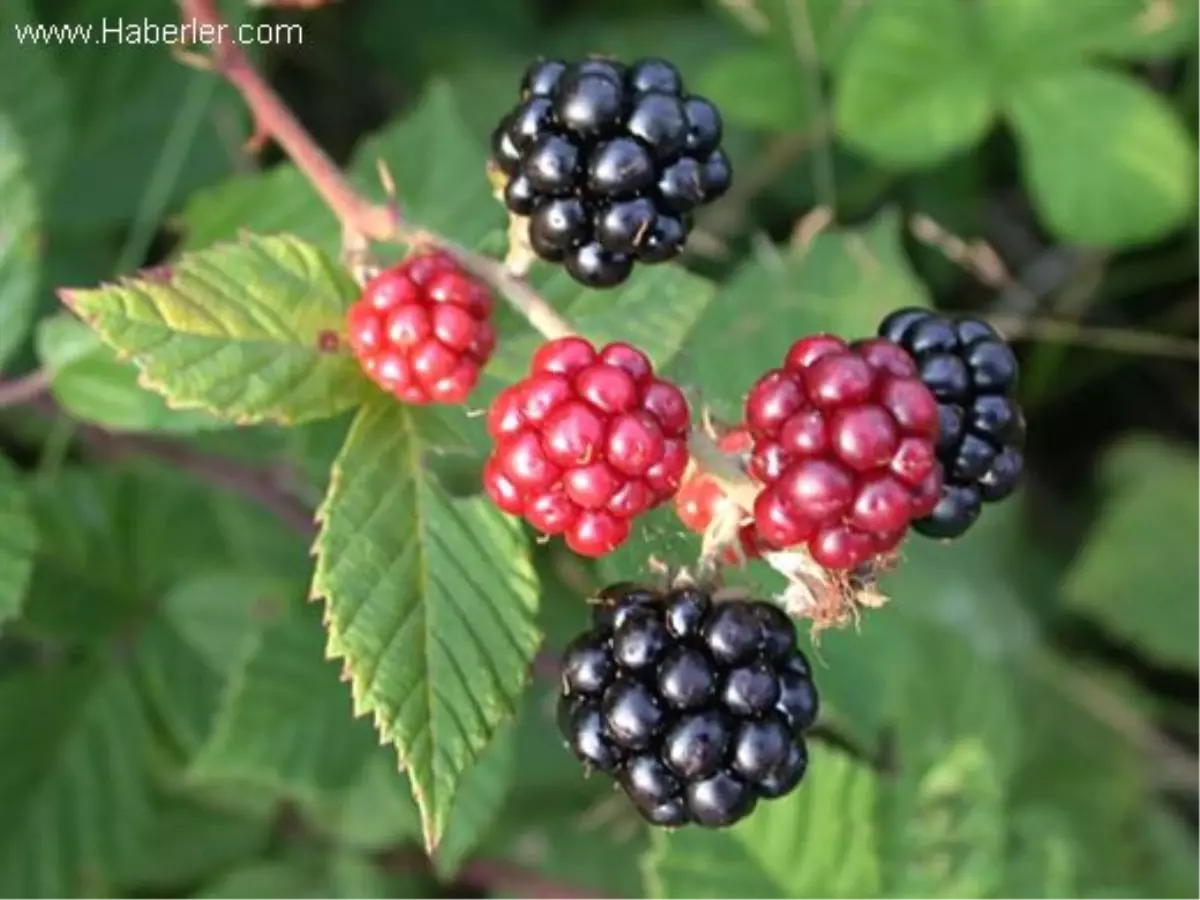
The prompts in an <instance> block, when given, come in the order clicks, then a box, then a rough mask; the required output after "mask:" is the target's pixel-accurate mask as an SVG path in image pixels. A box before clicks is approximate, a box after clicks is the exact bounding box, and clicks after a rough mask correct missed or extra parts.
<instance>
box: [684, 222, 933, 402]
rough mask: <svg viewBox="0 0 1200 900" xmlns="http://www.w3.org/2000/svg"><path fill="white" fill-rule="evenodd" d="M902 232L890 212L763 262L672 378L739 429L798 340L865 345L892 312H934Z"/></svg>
mask: <svg viewBox="0 0 1200 900" xmlns="http://www.w3.org/2000/svg"><path fill="white" fill-rule="evenodd" d="M901 226H902V223H901V219H900V216H899V215H898V214H897V213H896V212H894V211H891V212H885V213H882V214H880V215H878V216H876V217H875V219H874V220H873V221H872V222H871V223H870V224H869V225H867V226H866V227H865V228H861V229H846V230H839V231H827V232H824V233H822V234H819V235H818V236H817V237H816V238H815V239H814V240H813V241H812V243H811V245H810V246H808V247H807V248H796V249H793V250H792V251H791V252H789V253H788V254H787V255H786V256H782V257H780V256H777V255H773V254H770V253H769V252H762V253H760V255H759V257H758V258H757V259H755V260H753V261H751V262H749V263H747V264H745V265H744V266H743V267H742V268H741V269H740V270H738V272H737V273H736V274H735V275H734V276H733V278H731V279H730V280H729V281H728V282H727V283H726V284H724V285H723V286H722V288H721V290H720V292H719V293H718V294H717V296H716V298H714V299H713V301H712V302H711V303H710V304H708V306H707V308H706V309H705V311H704V315H703V316H702V318H701V319H700V321H699V323H698V324H697V325H696V326H695V328H694V329H693V330H692V331H691V333H690V335H689V336H688V342H687V350H686V352H685V354H683V355H682V356H680V357H679V358H678V359H677V361H676V362H675V364H674V365H673V366H672V367H671V371H672V374H673V375H675V376H676V377H677V378H678V379H679V381H680V382H681V383H683V384H685V385H688V386H691V387H694V388H696V389H697V390H698V391H699V395H700V396H699V399H700V400H701V401H702V402H703V403H706V404H709V405H711V406H713V407H714V408H715V410H716V411H717V413H718V414H719V415H721V416H724V417H727V418H730V420H731V421H737V420H740V418H741V407H742V398H743V397H744V395H745V393H746V391H748V390H749V389H750V386H751V385H752V384H753V383H754V381H755V379H757V378H758V377H759V376H760V375H761V374H762V373H763V371H764V370H765V369H767V368H770V367H771V366H774V365H778V364H779V363H781V362H782V361H783V358H784V355H785V354H786V353H787V348H788V347H789V346H791V344H792V342H793V341H795V340H796V338H798V337H800V336H801V335H804V334H811V333H814V332H818V331H832V332H834V333H836V334H840V335H842V336H844V337H846V338H849V339H853V338H858V337H868V336H871V335H873V334H874V333H875V329H876V326H877V325H878V323H879V320H880V319H881V318H883V316H884V315H886V314H887V313H888V312H889V311H890V310H892V309H895V308H897V307H901V306H909V305H916V306H926V305H928V302H929V301H928V297H927V295H926V292H925V289H924V287H923V286H922V284H921V282H920V281H918V280H917V278H916V276H915V275H914V274H913V272H912V269H911V268H910V266H909V264H908V261H907V259H906V258H905V255H904V250H903V247H902V245H901ZM731 345H734V346H737V348H738V350H737V352H736V353H731V352H729V348H730V346H731Z"/></svg>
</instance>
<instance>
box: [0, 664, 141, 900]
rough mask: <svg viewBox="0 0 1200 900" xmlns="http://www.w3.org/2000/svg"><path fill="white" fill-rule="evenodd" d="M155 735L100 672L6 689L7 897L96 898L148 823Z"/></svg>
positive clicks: (3, 881) (130, 689)
mask: <svg viewBox="0 0 1200 900" xmlns="http://www.w3.org/2000/svg"><path fill="white" fill-rule="evenodd" d="M152 749H153V735H152V732H151V729H150V726H149V724H148V722H147V721H146V719H145V717H144V714H143V711H142V709H141V705H140V703H139V701H138V696H137V692H136V690H135V689H134V686H133V683H132V682H131V681H130V679H129V677H128V676H127V675H126V674H125V673H124V672H123V671H121V670H119V669H116V668H113V667H111V666H108V665H106V664H103V663H95V664H79V665H73V666H71V667H69V668H61V669H54V670H42V671H38V672H27V673H23V674H21V675H19V676H15V677H11V678H9V679H7V680H5V681H3V682H0V758H3V759H4V765H3V766H0V894H3V895H4V896H8V897H72V896H99V895H105V894H109V893H111V892H112V878H113V876H114V875H115V874H116V873H117V872H119V871H121V869H122V867H123V865H124V863H125V861H126V860H128V859H129V858H130V857H131V856H132V855H134V854H135V853H136V852H137V851H138V847H139V843H140V841H141V840H142V839H143V837H144V835H145V829H146V827H147V826H148V824H149V822H150V821H151V798H150V793H151V784H150V777H151V771H150V766H151V753H152Z"/></svg>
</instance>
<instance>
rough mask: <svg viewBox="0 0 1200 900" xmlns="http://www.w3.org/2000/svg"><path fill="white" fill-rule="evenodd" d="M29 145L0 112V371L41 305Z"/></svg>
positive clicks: (37, 221)
mask: <svg viewBox="0 0 1200 900" xmlns="http://www.w3.org/2000/svg"><path fill="white" fill-rule="evenodd" d="M0 25H3V22H2V21H0ZM3 80H4V79H3V78H0V81H3ZM0 99H2V98H0ZM27 147H28V145H27V144H25V143H23V142H22V141H21V140H20V138H19V136H18V134H17V131H16V127H15V123H14V120H13V119H12V118H10V117H9V116H6V115H4V113H3V109H2V108H0V371H3V368H4V364H5V363H6V362H7V361H8V359H9V357H10V356H11V355H12V353H13V352H14V351H15V350H16V349H17V348H18V347H20V346H21V343H22V341H24V340H25V335H26V334H27V332H28V330H29V325H30V323H31V322H32V321H33V314H34V310H35V306H36V303H37V287H38V276H39V272H40V268H41V249H40V244H41V240H42V239H41V235H40V234H39V227H40V225H41V214H40V209H39V206H38V202H37V197H36V196H35V194H34V189H33V183H32V181H31V180H30V164H29V162H28V159H27V155H26V151H27Z"/></svg>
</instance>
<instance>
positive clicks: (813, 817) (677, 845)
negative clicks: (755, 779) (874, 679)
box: [643, 743, 881, 898]
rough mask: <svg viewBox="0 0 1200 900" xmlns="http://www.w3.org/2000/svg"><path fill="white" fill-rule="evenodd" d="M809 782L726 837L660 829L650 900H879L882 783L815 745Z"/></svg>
mask: <svg viewBox="0 0 1200 900" xmlns="http://www.w3.org/2000/svg"><path fill="white" fill-rule="evenodd" d="M809 753H810V760H809V766H808V773H807V774H806V775H805V777H804V781H803V782H802V783H801V786H800V787H799V788H798V789H797V790H796V791H795V792H794V793H792V794H789V795H788V796H787V797H783V798H780V799H778V800H773V801H769V802H762V803H760V804H759V806H758V808H757V809H756V810H755V811H754V813H753V814H752V815H751V816H750V817H749V818H748V819H745V820H743V821H742V822H741V823H739V824H738V825H736V826H734V827H733V828H731V829H728V830H725V831H705V830H702V829H699V828H684V829H680V830H679V831H675V832H670V833H667V832H664V831H663V830H662V829H658V830H657V832H656V833H655V834H654V835H653V837H652V841H653V843H652V847H651V850H650V852H649V853H648V854H647V856H646V857H645V858H644V860H643V864H644V865H643V871H644V873H645V878H646V887H647V889H648V890H649V894H650V896H651V897H661V898H671V897H679V898H685V897H713V898H717V897H736V896H750V897H764V898H765V897H878V896H881V894H880V892H879V891H880V875H879V862H878V858H877V854H878V849H877V837H876V826H875V821H874V820H875V807H876V802H877V799H876V793H877V779H876V776H875V774H874V773H873V772H872V771H871V770H870V769H869V768H868V767H866V766H865V765H863V764H862V763H859V762H856V761H855V760H854V759H852V758H851V757H849V756H847V755H845V754H843V753H839V752H837V751H834V750H830V749H827V748H826V747H824V746H823V745H821V744H817V743H813V744H810V745H809Z"/></svg>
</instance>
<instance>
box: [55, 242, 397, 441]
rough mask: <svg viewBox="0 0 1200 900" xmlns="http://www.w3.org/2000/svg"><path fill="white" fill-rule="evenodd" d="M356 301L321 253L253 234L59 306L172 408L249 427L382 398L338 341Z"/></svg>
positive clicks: (70, 295)
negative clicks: (91, 329)
mask: <svg viewBox="0 0 1200 900" xmlns="http://www.w3.org/2000/svg"><path fill="white" fill-rule="evenodd" d="M355 295H356V289H355V287H354V283H353V281H352V280H351V279H350V276H349V275H348V274H347V273H346V272H344V271H342V270H341V269H340V268H339V267H338V266H337V264H336V263H334V262H333V260H332V259H330V258H329V257H328V256H326V255H325V254H324V253H323V252H321V251H320V250H318V249H317V248H315V247H312V246H310V245H308V244H305V243H304V242H303V241H299V240H296V239H294V238H289V237H270V238H260V237H253V236H247V237H246V238H245V239H244V240H243V241H242V242H241V243H237V244H227V245H222V246H218V247H213V248H211V249H209V250H206V251H203V252H200V253H193V254H188V255H185V256H183V257H181V258H180V259H179V260H178V261H177V262H176V263H175V264H174V265H173V266H171V267H170V268H168V269H166V270H160V271H158V272H154V273H149V274H146V275H144V276H143V277H141V278H140V279H137V280H132V281H125V282H123V283H121V284H119V285H112V286H108V287H104V288H100V289H93V290H70V291H65V292H64V299H65V300H66V301H67V303H68V304H69V305H70V306H71V307H72V309H74V310H75V312H77V313H78V314H79V315H80V316H82V317H83V319H84V320H85V321H87V322H88V323H89V324H91V325H92V326H93V327H94V328H95V329H96V330H97V331H98V332H99V333H100V336H101V337H102V338H103V339H104V341H105V342H106V343H108V344H109V345H110V346H112V347H113V348H114V349H115V350H116V351H117V352H118V354H120V355H122V356H127V357H129V358H131V359H132V360H133V362H134V363H135V364H136V365H137V367H138V368H139V369H140V370H141V372H142V378H143V380H144V382H145V383H146V385H147V386H149V387H151V388H153V389H154V390H156V391H159V392H160V393H162V394H163V395H164V396H166V397H167V398H168V400H169V401H170V402H171V403H172V405H174V406H175V407H177V408H183V409H196V408H204V409H208V410H209V411H211V412H213V413H215V414H218V415H221V416H223V417H224V418H228V419H232V420H234V421H236V422H238V423H240V424H248V423H253V422H261V421H266V420H275V421H280V422H303V421H307V420H310V419H319V418H323V417H328V416H333V415H336V414H337V413H339V412H341V411H343V410H345V409H349V408H351V407H352V406H354V405H355V404H357V403H360V402H362V401H363V400H364V399H365V398H366V397H368V396H372V395H374V394H376V393H377V390H376V389H375V388H373V387H372V386H371V383H370V382H369V381H368V380H367V378H366V376H365V375H364V374H363V373H362V371H361V369H360V368H359V366H358V363H357V361H356V360H355V359H354V356H353V354H351V352H350V350H349V347H348V346H347V345H346V344H345V342H344V341H343V340H341V338H340V335H341V334H342V331H343V328H344V322H343V318H344V315H345V312H346V310H347V308H348V307H349V305H350V304H351V303H352V302H353V300H354V297H355Z"/></svg>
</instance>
